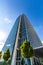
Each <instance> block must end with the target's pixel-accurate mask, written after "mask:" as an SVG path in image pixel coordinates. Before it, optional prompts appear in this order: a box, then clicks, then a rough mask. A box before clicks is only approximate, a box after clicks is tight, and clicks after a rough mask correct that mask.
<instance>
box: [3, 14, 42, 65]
mask: <svg viewBox="0 0 43 65" xmlns="http://www.w3.org/2000/svg"><path fill="white" fill-rule="evenodd" d="M25 40H27V41H30V45H31V46H32V47H33V48H36V47H39V46H42V43H41V41H40V39H39V38H38V36H37V34H36V32H35V31H34V29H33V27H32V25H31V24H30V21H29V20H28V19H27V17H26V16H25V15H24V14H23V15H20V16H19V17H18V18H17V20H16V22H15V24H14V26H13V28H12V30H11V32H10V34H9V36H8V38H7V40H6V42H5V45H4V47H3V49H2V50H3V51H5V50H6V49H7V48H9V49H10V53H11V54H12V53H13V54H12V61H11V65H21V61H22V57H21V54H20V50H19V47H20V45H21V44H22V43H23V41H25ZM9 44H10V46H8V45H9ZM25 61H26V59H24V65H28V64H27V61H26V62H25ZM29 62H30V60H29ZM30 65H31V62H30Z"/></svg>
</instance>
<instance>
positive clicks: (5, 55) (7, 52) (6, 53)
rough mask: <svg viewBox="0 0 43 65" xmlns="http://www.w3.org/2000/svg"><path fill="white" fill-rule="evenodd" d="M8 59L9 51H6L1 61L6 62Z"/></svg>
mask: <svg viewBox="0 0 43 65" xmlns="http://www.w3.org/2000/svg"><path fill="white" fill-rule="evenodd" d="M9 58H10V50H9V49H7V50H6V51H5V52H4V55H3V59H4V61H8V59H9Z"/></svg>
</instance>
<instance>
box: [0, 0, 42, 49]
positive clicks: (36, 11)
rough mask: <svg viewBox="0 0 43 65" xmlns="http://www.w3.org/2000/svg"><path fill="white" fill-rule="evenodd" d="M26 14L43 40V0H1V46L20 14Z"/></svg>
mask: <svg viewBox="0 0 43 65" xmlns="http://www.w3.org/2000/svg"><path fill="white" fill-rule="evenodd" d="M23 13H24V14H25V15H26V16H27V17H28V19H29V20H30V22H31V24H32V25H33V27H34V29H35V31H36V32H37V34H38V36H39V38H40V40H41V41H43V0H0V47H1V49H2V47H3V45H4V43H5V41H6V39H7V37H8V35H9V33H10V30H11V28H12V26H13V24H14V23H15V20H16V18H17V17H18V16H19V15H20V14H23Z"/></svg>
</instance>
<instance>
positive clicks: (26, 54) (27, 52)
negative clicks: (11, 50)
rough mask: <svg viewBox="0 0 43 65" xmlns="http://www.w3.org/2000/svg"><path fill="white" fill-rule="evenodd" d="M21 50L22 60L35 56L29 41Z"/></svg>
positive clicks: (24, 43)
mask: <svg viewBox="0 0 43 65" xmlns="http://www.w3.org/2000/svg"><path fill="white" fill-rule="evenodd" d="M20 50H21V55H22V58H30V57H32V56H33V55H34V50H33V48H32V47H31V46H30V42H28V41H27V40H25V41H24V42H23V44H22V45H21V46H20Z"/></svg>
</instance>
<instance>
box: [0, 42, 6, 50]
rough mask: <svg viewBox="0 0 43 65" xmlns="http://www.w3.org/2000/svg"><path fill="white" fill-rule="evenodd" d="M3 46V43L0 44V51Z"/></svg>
mask: <svg viewBox="0 0 43 65" xmlns="http://www.w3.org/2000/svg"><path fill="white" fill-rule="evenodd" d="M4 44H5V43H4V42H0V51H1V50H2V48H3V46H4Z"/></svg>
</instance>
